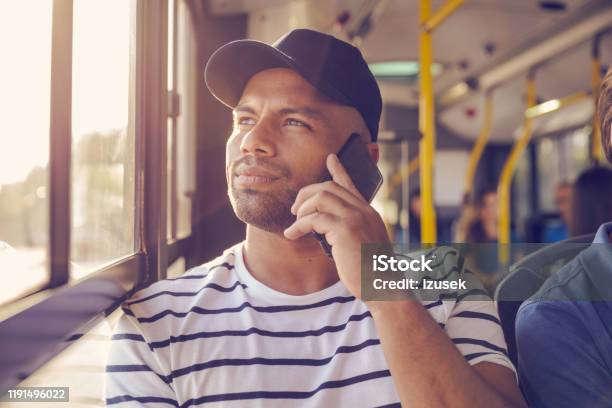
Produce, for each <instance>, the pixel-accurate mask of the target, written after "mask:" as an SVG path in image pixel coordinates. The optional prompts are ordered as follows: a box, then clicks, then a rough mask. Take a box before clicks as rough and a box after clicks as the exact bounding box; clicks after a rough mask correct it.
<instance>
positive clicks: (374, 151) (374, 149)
mask: <svg viewBox="0 0 612 408" xmlns="http://www.w3.org/2000/svg"><path fill="white" fill-rule="evenodd" d="M366 146H367V148H368V151H369V152H370V157H372V160H374V163H378V157H379V155H380V151H379V150H378V143H368V144H367V145H366Z"/></svg>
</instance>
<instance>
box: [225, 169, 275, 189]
mask: <svg viewBox="0 0 612 408" xmlns="http://www.w3.org/2000/svg"><path fill="white" fill-rule="evenodd" d="M278 178H279V177H278V176H277V175H275V174H273V173H270V172H268V171H267V170H264V169H263V168H261V167H256V166H253V167H242V168H239V169H237V170H236V171H235V173H234V180H235V181H236V183H237V184H240V185H264V184H269V183H272V182H274V181H275V180H277V179H278Z"/></svg>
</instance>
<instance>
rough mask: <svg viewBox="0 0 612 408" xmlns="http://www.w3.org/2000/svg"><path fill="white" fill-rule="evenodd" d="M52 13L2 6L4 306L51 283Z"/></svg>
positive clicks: (47, 5)
mask: <svg viewBox="0 0 612 408" xmlns="http://www.w3.org/2000/svg"><path fill="white" fill-rule="evenodd" d="M34 4H35V7H33V6H34ZM51 14H52V1H51V0H43V1H18V2H14V1H4V2H0V38H2V40H0V55H1V56H2V65H1V66H0V89H2V91H1V92H0V112H2V120H0V265H2V270H3V271H10V273H11V275H10V276H9V275H3V276H4V277H5V279H3V281H2V284H1V285H0V303H5V302H7V301H9V300H11V299H14V298H15V297H18V296H20V295H22V294H24V292H26V291H31V290H32V289H34V288H36V287H39V286H41V285H42V284H43V283H44V282H45V281H46V280H47V279H48V268H47V242H48V231H49V223H48V215H47V208H48V203H49V201H48V188H47V187H48V185H47V179H48V170H47V163H48V158H49V106H50V105H49V95H50V77H51ZM34 146H35V148H33V147H34Z"/></svg>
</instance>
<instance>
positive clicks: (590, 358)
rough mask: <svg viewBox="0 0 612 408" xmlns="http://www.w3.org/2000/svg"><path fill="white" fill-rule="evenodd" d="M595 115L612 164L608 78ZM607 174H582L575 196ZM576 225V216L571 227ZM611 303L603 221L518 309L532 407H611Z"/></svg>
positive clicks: (609, 250) (611, 234)
mask: <svg viewBox="0 0 612 408" xmlns="http://www.w3.org/2000/svg"><path fill="white" fill-rule="evenodd" d="M598 115H599V119H600V122H601V134H602V145H603V150H604V153H605V155H606V157H607V159H608V161H610V162H612V148H611V146H612V71H610V72H608V74H607V75H606V77H605V78H604V80H603V83H602V86H601V91H600V97H599V102H598ZM606 173H607V174H608V180H609V179H610V177H609V174H610V170H608V169H604V168H594V169H591V170H588V171H586V172H585V173H584V174H583V175H582V176H581V177H579V178H578V180H577V181H576V184H577V185H578V186H579V187H578V188H576V190H578V191H580V185H581V184H583V183H587V184H588V183H590V181H587V178H589V179H592V178H593V176H595V177H599V176H597V175H596V174H606ZM600 189H608V190H610V186H609V185H607V186H606V185H603V186H600ZM601 198H602V199H604V200H608V203H610V199H611V198H610V196H609V195H608V196H606V194H605V193H603V194H602V195H601ZM590 199H593V197H590ZM580 200H581V201H588V200H589V197H581V198H580ZM579 207H580V206H579ZM579 207H578V208H579ZM604 208H605V207H604ZM607 208H609V206H608V207H607ZM574 210H577V208H575V209H574ZM588 215H589V218H590V217H592V216H597V217H598V218H604V220H602V221H600V222H603V221H605V220H612V214H607V215H606V214H588ZM577 218H579V217H577V214H575V213H574V221H576V219H577ZM611 300H612V222H607V223H606V222H604V223H603V224H602V225H601V226H600V227H599V229H598V230H597V233H596V235H595V239H594V241H593V245H591V246H590V247H589V248H588V249H586V250H584V251H582V252H581V253H580V254H579V255H578V256H576V258H575V259H574V260H572V261H571V262H570V263H569V264H567V265H565V266H564V267H563V268H562V269H560V270H559V271H558V272H557V273H556V274H554V275H553V276H552V277H550V278H549V279H548V280H547V281H546V282H545V283H544V285H543V286H542V288H540V290H539V291H538V292H537V293H536V294H535V295H534V296H533V297H532V298H530V299H529V300H528V301H527V302H525V303H523V304H522V305H521V307H520V309H519V312H518V315H517V322H516V334H517V346H518V354H519V359H518V361H519V363H518V365H519V375H520V378H521V383H522V386H523V391H524V393H525V396H526V397H527V401H528V402H529V405H530V406H537V407H555V408H559V407H568V408H569V407H609V406H612V301H611Z"/></svg>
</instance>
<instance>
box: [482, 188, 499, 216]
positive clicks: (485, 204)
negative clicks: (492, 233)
mask: <svg viewBox="0 0 612 408" xmlns="http://www.w3.org/2000/svg"><path fill="white" fill-rule="evenodd" d="M480 214H481V217H482V219H483V221H485V222H490V223H495V222H497V218H498V202H497V194H496V193H493V192H490V193H487V194H486V195H485V196H484V198H483V200H482V208H481V209H480Z"/></svg>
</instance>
